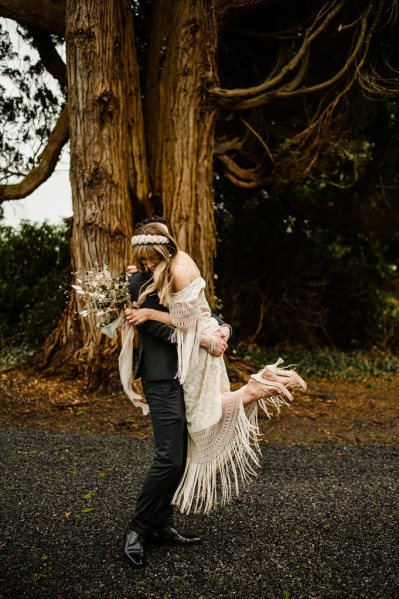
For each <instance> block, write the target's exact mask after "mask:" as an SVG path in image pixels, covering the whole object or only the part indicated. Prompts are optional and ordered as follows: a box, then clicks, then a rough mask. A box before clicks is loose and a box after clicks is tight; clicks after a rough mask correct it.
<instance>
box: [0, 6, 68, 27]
mask: <svg viewBox="0 0 399 599" xmlns="http://www.w3.org/2000/svg"><path fill="white" fill-rule="evenodd" d="M0 17H5V18H7V19H13V20H14V21H17V23H19V24H20V25H23V26H24V27H28V29H31V28H32V27H36V28H38V29H41V30H42V31H48V32H49V33H56V34H58V35H64V33H65V2H64V0H0Z"/></svg>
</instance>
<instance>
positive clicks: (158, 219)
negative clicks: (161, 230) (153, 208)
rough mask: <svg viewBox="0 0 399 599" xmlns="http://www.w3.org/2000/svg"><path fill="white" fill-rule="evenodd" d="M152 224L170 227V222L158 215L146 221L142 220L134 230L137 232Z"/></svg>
mask: <svg viewBox="0 0 399 599" xmlns="http://www.w3.org/2000/svg"><path fill="white" fill-rule="evenodd" d="M151 223H161V224H162V225H166V226H168V222H167V220H166V219H165V218H162V216H157V215H156V214H154V215H153V216H149V217H148V218H145V219H144V220H141V221H140V222H139V223H137V225H136V226H135V227H134V230H135V231H137V229H139V228H140V227H142V226H143V225H149V224H151Z"/></svg>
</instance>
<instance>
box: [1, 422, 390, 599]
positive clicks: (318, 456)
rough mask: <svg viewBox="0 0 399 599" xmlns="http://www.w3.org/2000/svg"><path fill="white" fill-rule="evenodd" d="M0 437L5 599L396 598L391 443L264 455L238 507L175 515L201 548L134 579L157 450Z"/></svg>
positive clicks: (88, 440)
mask: <svg viewBox="0 0 399 599" xmlns="http://www.w3.org/2000/svg"><path fill="white" fill-rule="evenodd" d="M0 432H1V443H2V448H1V455H2V461H3V465H2V468H1V489H2V505H1V516H2V533H1V535H2V537H1V539H0V545H1V548H2V559H1V574H2V578H3V581H2V584H1V591H0V596H1V597H4V598H7V599H24V598H37V599H39V598H40V599H46V598H53V597H55V598H57V599H63V598H65V599H66V598H68V599H70V598H73V599H79V598H81V597H82V598H86V597H93V598H94V597H96V598H100V599H102V598H112V599H124V598H126V599H133V598H134V599H140V598H147V597H155V598H157V599H178V598H179V599H180V598H183V599H200V598H201V599H215V598H223V599H230V598H234V597H242V598H246V599H260V598H261V599H311V598H313V599H327V598H328V599H330V598H331V599H332V598H336V599H347V598H354V599H360V598H365V599H378V598H381V599H398V598H399V582H398V580H399V559H398V547H399V544H398V530H399V526H398V520H399V514H398V495H399V480H398V470H399V467H398V466H399V459H398V457H399V446H380V447H378V446H352V447H344V446H340V447H339V446H313V447H305V446H264V447H263V459H262V470H261V472H260V473H259V476H258V478H257V479H256V480H255V481H254V483H253V484H252V485H251V486H250V488H249V489H248V490H246V491H245V492H243V493H242V494H241V495H240V498H239V499H237V500H234V501H233V502H232V503H231V504H229V505H228V506H225V507H224V508H221V509H220V510H218V511H215V512H214V513H212V514H211V515H209V516H202V515H189V516H183V515H181V514H179V515H178V516H177V526H178V528H179V529H181V530H182V531H184V530H186V531H187V532H195V533H197V534H200V535H201V536H203V537H204V544H203V545H202V546H197V547H191V548H187V549H175V548H170V547H156V548H152V550H151V552H150V554H149V559H148V567H147V569H146V570H145V571H134V570H132V569H131V568H130V567H129V565H128V564H127V563H126V562H125V560H124V557H123V553H122V539H123V536H124V531H125V527H126V524H127V522H128V521H129V518H130V515H131V513H132V508H133V506H134V503H135V498H136V494H137V491H138V490H139V488H140V484H141V481H142V478H143V476H144V473H145V471H146V468H147V467H148V464H149V462H150V460H151V455H152V444H151V442H149V441H144V440H137V439H132V438H129V437H99V436H90V435H62V434H55V433H46V432H38V431H23V430H16V429H11V428H10V429H0Z"/></svg>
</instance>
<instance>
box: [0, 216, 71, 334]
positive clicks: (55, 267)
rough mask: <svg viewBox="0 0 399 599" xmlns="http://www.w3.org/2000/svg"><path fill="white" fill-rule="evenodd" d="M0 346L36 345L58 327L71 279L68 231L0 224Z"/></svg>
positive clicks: (63, 228) (61, 227)
mask: <svg viewBox="0 0 399 599" xmlns="http://www.w3.org/2000/svg"><path fill="white" fill-rule="evenodd" d="M0 263H1V279H0V311H1V314H2V319H1V322H0V340H1V344H2V345H3V344H4V343H8V344H9V343H11V344H13V342H14V341H15V342H16V343H21V342H22V341H24V342H28V343H29V344H32V345H38V344H39V343H41V342H42V341H44V339H45V338H46V336H47V335H48V334H49V332H50V331H51V329H52V328H53V327H54V326H55V325H56V324H57V322H58V319H59V318H60V316H61V313H62V310H63V308H64V306H65V296H64V293H63V291H62V288H66V286H67V285H68V283H69V279H70V266H69V255H68V234H67V226H66V224H65V225H61V226H55V225H50V224H48V223H44V224H40V225H39V224H31V223H29V222H26V221H24V222H22V223H21V225H20V227H19V228H18V229H14V228H12V227H9V226H4V225H0Z"/></svg>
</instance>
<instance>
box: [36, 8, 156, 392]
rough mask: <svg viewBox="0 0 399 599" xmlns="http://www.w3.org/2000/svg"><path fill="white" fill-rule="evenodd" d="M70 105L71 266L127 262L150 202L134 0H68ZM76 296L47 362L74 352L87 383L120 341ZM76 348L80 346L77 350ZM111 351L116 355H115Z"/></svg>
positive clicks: (115, 267) (116, 268) (118, 267)
mask: <svg viewBox="0 0 399 599" xmlns="http://www.w3.org/2000/svg"><path fill="white" fill-rule="evenodd" d="M66 46H67V68H68V97H69V106H70V140H71V187H72V203H73V212H74V216H73V226H72V236H71V257H72V268H73V270H74V271H77V272H79V273H82V274H84V272H85V271H86V270H87V269H92V268H96V267H100V268H101V267H102V266H103V265H104V264H108V265H109V269H110V271H111V273H112V274H114V275H118V274H119V273H120V272H122V271H124V270H125V268H126V265H127V264H128V263H129V262H130V255H131V242H130V240H131V236H132V231H133V218H134V207H135V206H142V205H144V206H146V202H147V196H148V191H147V185H148V184H147V171H146V163H145V151H144V135H143V122H142V115H141V104H140V93H139V86H138V68H137V59H136V53H135V47H134V33H133V22H132V13H131V8H130V2H129V0H108V1H106V2H100V3H99V2H96V0H79V1H76V0H68V1H67V19H66ZM75 311H76V305H75V304H74V298H71V303H70V305H69V307H68V310H67V311H66V313H65V315H64V319H63V321H62V322H61V323H60V326H59V329H58V331H56V332H55V333H54V335H53V338H52V339H49V340H48V342H47V344H46V346H45V348H44V351H43V356H42V365H45V366H47V367H48V366H50V367H58V366H59V364H60V363H63V362H64V361H66V362H70V359H71V355H73V360H74V362H75V364H76V365H77V366H78V369H79V371H80V372H82V373H83V374H84V375H86V376H87V380H88V382H89V383H90V384H96V383H97V382H98V381H97V379H98V377H99V376H100V375H101V376H102V377H104V373H106V372H107V367H109V370H110V371H113V370H115V367H116V360H115V358H114V356H113V354H114V352H115V350H116V349H117V342H116V341H113V342H110V341H109V340H108V338H106V337H105V336H104V335H101V334H100V333H99V332H98V331H97V330H96V329H95V327H94V324H93V323H90V322H89V321H85V322H84V323H83V326H82V323H81V322H80V321H78V320H76V319H75V314H76V312H75ZM77 348H78V349H77ZM111 357H112V360H111Z"/></svg>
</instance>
